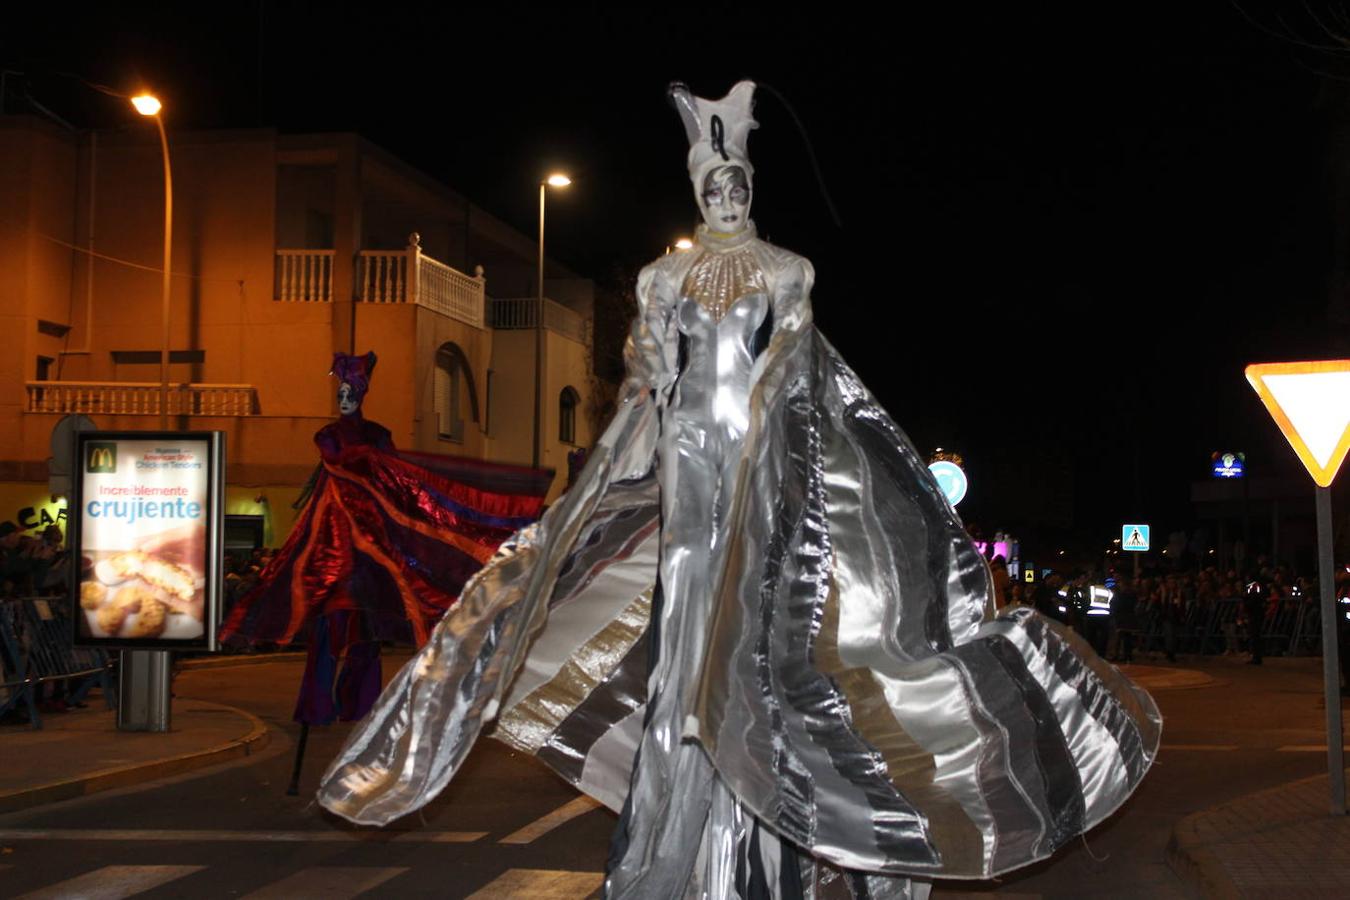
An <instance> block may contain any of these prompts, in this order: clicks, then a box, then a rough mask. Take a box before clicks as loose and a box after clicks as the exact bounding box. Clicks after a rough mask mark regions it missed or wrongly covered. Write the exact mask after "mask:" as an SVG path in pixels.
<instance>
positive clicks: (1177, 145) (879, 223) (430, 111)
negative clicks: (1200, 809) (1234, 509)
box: [0, 2, 1350, 544]
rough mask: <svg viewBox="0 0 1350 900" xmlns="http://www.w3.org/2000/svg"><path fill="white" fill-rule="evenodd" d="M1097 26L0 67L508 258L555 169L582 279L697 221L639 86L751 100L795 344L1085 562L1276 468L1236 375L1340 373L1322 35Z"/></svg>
mask: <svg viewBox="0 0 1350 900" xmlns="http://www.w3.org/2000/svg"><path fill="white" fill-rule="evenodd" d="M1086 6H1091V7H1093V8H1092V9H1090V10H1086V9H1083V8H1081V7H1086ZM1097 6H1098V5H1097V4H1091V5H1089V4H1081V5H1079V7H1080V8H1078V9H1070V8H1067V7H1066V8H1065V9H1061V10H1059V11H1057V12H1037V11H1028V10H1027V9H1024V8H1022V5H1008V6H1007V8H1006V9H1004V10H1003V11H1001V12H996V13H986V12H980V11H977V10H975V9H973V8H971V7H969V5H961V6H957V7H954V8H953V9H951V10H950V11H948V12H942V13H921V14H915V13H911V12H910V11H908V10H904V8H903V7H900V6H893V7H890V8H889V9H890V10H891V12H890V14H889V15H888V17H887V19H886V20H885V21H882V20H881V19H879V18H877V17H876V15H875V14H872V13H864V12H863V11H861V10H860V9H853V8H850V7H849V6H847V5H845V4H823V5H821V6H819V7H817V8H818V9H819V10H822V11H828V12H817V13H815V14H807V13H785V12H783V11H782V10H781V9H772V8H768V9H756V8H754V7H751V6H745V5H742V6H735V7H733V6H730V5H723V6H706V5H698V6H690V5H678V4H676V5H663V6H657V5H651V6H650V7H639V6H638V5H629V6H625V7H624V8H623V9H622V11H615V12H612V13H611V12H608V11H605V10H603V9H600V8H597V7H582V6H578V5H568V4H557V5H555V6H553V7H551V8H546V9H544V10H538V9H533V8H526V7H519V8H512V9H508V10H504V11H501V12H494V13H492V14H477V13H472V12H465V11H464V6H463V5H459V4H456V5H437V6H435V7H432V6H426V7H419V6H417V5H415V4H349V5H345V6H343V7H341V11H340V12H336V13H335V12H333V11H331V10H330V9H328V8H327V7H326V6H322V5H319V4H312V5H305V4H285V3H258V2H253V3H231V4H221V5H220V6H219V9H220V10H221V11H220V12H219V13H217V14H203V13H201V12H200V11H197V12H188V11H182V12H177V13H166V12H163V11H157V12H154V13H145V14H143V15H139V16H138V15H137V14H134V13H131V14H129V13H127V12H126V11H125V10H119V11H118V12H117V14H116V15H115V16H114V15H111V14H108V13H106V12H99V11H98V10H99V7H97V6H91V7H89V8H88V9H83V8H77V9H80V10H81V11H80V12H78V13H76V12H73V11H72V10H71V9H64V11H63V12H62V13H61V14H59V16H53V17H49V18H47V19H45V20H37V21H33V20H28V19H24V18H22V17H23V16H24V15H27V14H24V13H18V14H16V13H13V12H9V13H6V14H4V21H3V22H0V59H3V61H4V65H5V68H7V69H10V70H19V71H23V72H25V73H26V81H25V82H24V83H26V84H27V89H28V90H29V91H30V92H31V93H32V94H33V96H34V97H36V98H38V99H39V100H41V101H42V102H44V103H45V104H46V105H48V106H50V107H51V108H52V109H54V110H56V111H58V112H60V113H61V114H63V115H67V116H69V117H70V118H71V119H72V120H73V121H75V122H76V123H77V124H80V125H97V126H100V127H134V125H135V123H131V122H129V121H128V116H127V113H126V112H125V111H124V110H123V109H122V108H121V107H120V105H119V104H117V103H116V102H115V101H112V100H110V99H108V98H105V97H102V96H100V95H98V94H97V93H95V92H93V91H91V90H89V89H88V88H87V87H85V86H83V85H82V84H80V83H79V82H78V81H75V80H73V79H71V78H69V77H66V76H63V75H60V74H57V73H59V72H69V73H73V74H75V75H78V76H79V77H81V78H84V79H88V80H90V81H94V82H99V83H103V84H107V85H109V86H112V87H115V88H117V89H119V90H127V91H129V90H132V89H135V88H137V87H139V86H140V85H141V84H146V85H149V86H151V87H153V88H154V89H156V91H157V92H158V93H160V95H161V96H162V97H163V98H164V99H165V104H166V114H167V117H168V118H167V121H168V123H169V126H170V128H171V129H174V128H217V127H234V126H259V125H264V126H273V127H277V128H279V129H281V130H283V131H286V132H303V131H314V130H325V131H327V130H341V131H358V132H360V133H361V134H363V135H364V136H365V137H367V138H369V139H370V140H372V141H374V142H375V143H377V144H380V145H382V146H383V147H385V148H386V149H388V150H390V151H392V152H393V153H395V154H397V155H398V156H400V157H402V158H404V159H406V160H407V161H409V162H410V163H412V164H414V165H416V166H417V167H419V168H421V169H423V170H425V171H426V172H428V173H430V174H431V175H433V176H435V177H437V178H439V179H441V180H443V181H445V182H447V183H448V184H450V185H451V186H452V187H454V188H455V189H456V190H458V191H460V192H462V193H463V194H465V195H467V196H468V197H470V198H471V199H473V200H474V201H475V202H477V203H479V204H481V205H482V206H484V207H486V208H487V209H489V210H491V211H493V212H494V213H496V214H498V215H499V216H501V217H502V218H504V219H506V220H507V221H509V222H511V223H513V224H514V225H516V226H517V227H519V228H520V229H521V230H522V231H524V232H525V233H527V234H529V233H531V232H532V230H533V228H534V227H535V226H534V222H535V219H534V216H535V214H536V213H535V206H534V204H535V198H536V195H535V190H536V187H535V186H536V184H537V183H538V180H539V178H540V177H541V176H542V174H544V173H545V172H546V171H547V170H549V169H552V168H554V167H557V168H563V169H565V170H567V171H569V172H571V173H572V174H573V175H574V177H575V178H576V183H575V185H574V186H573V187H572V188H571V189H569V191H568V192H567V193H565V194H562V193H560V194H556V195H554V197H553V199H551V200H550V213H549V216H550V218H549V240H550V243H551V247H550V250H551V253H552V255H556V256H557V258H559V259H560V260H562V261H563V262H565V263H566V264H568V265H570V266H571V267H572V268H573V269H575V270H576V271H577V272H579V273H581V274H583V275H587V276H591V277H595V278H597V279H605V278H607V277H609V276H611V275H612V274H613V273H614V272H616V271H618V272H623V271H633V272H635V271H636V269H637V268H638V267H640V266H641V264H642V263H643V262H644V261H646V260H648V259H650V258H652V257H654V256H655V255H657V254H659V253H660V252H661V251H662V250H663V248H664V247H665V246H666V245H667V244H668V243H670V242H671V241H672V240H673V238H674V237H675V236H676V235H679V234H684V233H688V232H689V231H691V230H692V226H693V224H694V223H695V222H696V221H697V213H696V210H695V208H694V206H693V201H692V196H691V192H690V188H689V185H688V181H687V180H686V176H685V170H684V155H685V150H686V145H685V142H684V137H683V130H682V129H681V127H680V125H679V121H678V117H677V116H676V114H675V113H674V111H673V110H672V109H671V108H670V107H669V106H668V105H667V103H666V102H665V99H664V92H665V87H666V85H667V83H668V82H670V81H671V80H673V79H680V80H683V81H686V82H687V83H688V84H689V85H690V86H691V87H692V88H693V90H694V92H695V93H697V94H700V95H703V96H721V94H722V93H723V92H724V91H725V90H726V89H727V88H729V87H730V86H731V85H732V84H733V83H734V82H735V81H736V80H737V79H739V78H751V79H754V80H756V81H759V82H761V83H764V84H768V85H771V86H772V87H773V88H774V89H776V91H777V92H779V93H781V94H782V95H784V96H785V97H786V98H787V99H788V100H789V102H790V103H791V104H792V106H793V108H794V109H795V111H796V113H797V115H798V116H799V117H800V119H801V121H802V122H803V124H804V125H805V128H806V130H807V132H808V134H809V138H810V141H811V143H812V144H813V145H814V148H815V151H816V154H817V156H818V158H819V164H820V170H821V172H822V174H823V178H824V182H825V185H826V187H827V189H828V192H829V195H830V196H831V198H832V199H833V202H834V204H835V205H836V206H837V208H838V212H839V215H840V218H841V219H842V227H837V226H836V225H835V224H834V222H833V220H832V217H831V215H830V212H829V209H828V206H827V204H826V202H825V200H824V199H823V194H822V191H821V188H820V186H819V185H818V183H817V179H816V177H815V176H814V174H813V171H812V167H811V164H810V161H809V157H808V155H807V152H806V150H805V146H806V145H805V143H804V141H803V138H802V136H801V134H800V133H799V132H798V130H797V129H796V127H795V126H794V124H793V122H792V118H791V116H790V115H789V114H788V112H787V111H786V110H785V108H784V107H783V105H782V104H780V103H779V102H778V100H777V99H776V98H775V97H773V96H770V95H768V94H766V93H763V92H761V94H760V97H759V104H758V107H757V117H758V119H759V121H760V129H759V131H757V132H756V133H755V135H754V136H753V137H752V138H751V142H750V151H751V157H752V160H753V162H754V165H755V167H756V173H755V176H756V177H755V200H754V211H753V215H754V218H755V220H756V221H757V223H758V225H759V228H760V233H761V236H764V237H766V238H768V239H769V240H771V241H773V242H774V243H778V244H781V245H783V246H785V247H788V248H790V249H792V250H795V251H797V252H799V253H802V254H803V255H805V256H807V257H809V258H810V259H811V260H812V261H813V262H814V263H815V266H816V271H817V286H816V290H815V293H814V305H815V311H816V319H817V322H818V324H819V325H820V328H821V330H822V331H823V332H824V333H825V335H826V336H827V337H828V338H829V339H830V340H831V341H832V342H833V343H834V344H835V345H836V346H837V347H838V348H839V349H840V351H841V352H842V354H843V355H844V357H845V359H847V360H848V361H849V363H850V364H851V365H852V366H853V367H854V368H855V369H856V370H857V372H858V373H859V374H860V375H861V377H862V378H863V380H864V381H865V383H867V384H868V386H869V387H870V388H871V389H872V390H873V392H874V393H875V394H876V395H877V396H878V397H879V398H880V399H881V401H882V402H883V403H884V404H885V405H886V407H887V408H888V409H889V410H890V411H891V413H892V414H893V415H894V416H895V418H896V419H897V421H898V422H899V423H900V425H901V426H902V427H903V428H905V429H906V430H907V431H908V432H909V434H910V436H911V437H912V439H913V440H914V442H915V444H916V445H917V446H918V448H919V449H920V451H921V452H925V453H926V452H927V451H929V450H931V449H932V448H933V447H934V446H938V445H941V446H944V447H954V448H957V449H959V450H960V451H961V452H962V453H963V454H964V455H965V457H966V461H967V466H968V469H969V471H970V473H971V480H972V494H971V497H970V499H969V500H968V501H967V502H966V503H965V504H963V506H962V513H963V515H964V516H965V517H966V519H967V520H968V521H971V520H973V521H976V522H978V523H980V524H981V525H982V526H983V527H984V528H985V529H986V530H993V529H994V528H999V527H1011V528H1015V529H1017V530H1018V531H1019V532H1022V533H1026V534H1034V533H1045V534H1065V533H1072V534H1077V535H1079V536H1080V537H1081V538H1082V539H1083V540H1084V541H1090V542H1092V543H1096V542H1098V541H1100V542H1101V543H1103V544H1104V543H1105V542H1107V541H1109V539H1110V538H1111V536H1112V535H1113V529H1116V530H1115V531H1114V534H1116V535H1118V533H1119V532H1118V528H1119V523H1120V522H1121V521H1123V520H1136V519H1137V520H1141V521H1151V522H1155V523H1157V524H1156V525H1155V529H1157V530H1161V531H1167V530H1170V529H1172V528H1182V527H1185V526H1186V525H1188V524H1189V522H1190V516H1191V513H1190V508H1189V484H1190V482H1191V481H1192V480H1198V479H1200V478H1203V477H1204V476H1205V473H1206V464H1207V462H1208V457H1209V454H1210V452H1211V451H1214V450H1223V449H1240V450H1245V451H1247V452H1248V454H1249V460H1248V462H1249V466H1250V469H1251V470H1252V471H1253V472H1254V473H1255V474H1272V473H1275V474H1283V473H1294V474H1297V472H1298V470H1297V468H1296V466H1297V463H1296V462H1295V461H1294V460H1293V457H1292V453H1291V452H1290V451H1289V450H1288V448H1287V446H1285V445H1283V443H1282V439H1281V438H1280V437H1279V435H1278V432H1277V431H1276V430H1275V428H1274V426H1273V425H1271V424H1270V422H1269V420H1268V418H1267V417H1266V414H1265V413H1264V411H1263V410H1262V409H1261V407H1260V404H1259V402H1258V401H1257V400H1256V399H1255V395H1254V394H1253V393H1252V391H1251V390H1250V388H1249V387H1248V386H1247V385H1246V382H1245V381H1244V380H1243V377H1242V366H1243V365H1244V364H1245V363H1248V362H1256V361H1270V360H1278V359H1292V358H1321V357H1331V356H1340V355H1345V354H1346V353H1347V352H1348V351H1350V347H1347V346H1346V345H1345V340H1346V334H1345V326H1344V324H1341V325H1338V326H1334V325H1333V324H1332V323H1331V322H1330V321H1329V319H1328V297H1329V296H1330V295H1331V287H1330V285H1331V282H1332V271H1333V266H1334V261H1335V253H1334V245H1335V238H1334V235H1335V222H1336V208H1335V207H1336V204H1335V203H1334V201H1333V197H1334V195H1335V191H1336V187H1337V181H1336V177H1335V171H1336V169H1337V167H1338V166H1347V165H1350V163H1347V162H1338V160H1337V158H1336V156H1335V154H1334V153H1333V148H1334V147H1335V146H1337V145H1338V142H1339V145H1340V146H1342V147H1350V140H1347V137H1346V134H1347V132H1348V131H1350V129H1348V128H1347V125H1346V124H1345V122H1347V121H1350V114H1347V113H1350V60H1347V56H1346V53H1347V51H1342V50H1338V49H1336V48H1337V46H1338V43H1337V35H1338V34H1340V33H1344V34H1347V35H1350V17H1347V15H1346V13H1345V11H1344V10H1343V9H1341V8H1340V7H1337V8H1335V9H1333V13H1335V14H1336V15H1333V16H1330V17H1327V18H1324V19H1323V20H1321V21H1320V22H1319V21H1318V20H1316V19H1314V18H1312V16H1311V14H1309V13H1307V12H1306V10H1305V11H1304V12H1302V13H1300V14H1299V15H1298V16H1297V17H1295V18H1292V19H1286V20H1280V19H1277V18H1275V17H1273V16H1272V15H1270V14H1268V13H1264V12H1252V11H1250V10H1248V8H1247V5H1246V4H1243V5H1237V4H1224V3H1217V4H1206V5H1205V8H1204V9H1200V8H1198V7H1199V6H1200V5H1198V4H1196V5H1194V6H1196V7H1197V8H1195V9H1187V10H1185V11H1178V9H1177V8H1176V7H1180V6H1182V5H1181V4H1166V5H1164V4H1160V5H1158V6H1157V7H1156V8H1154V9H1153V10H1147V9H1136V8H1135V7H1134V6H1122V7H1119V8H1116V9H1104V8H1103V9H1097V8H1096V7H1097ZM1185 6H1188V7H1189V6H1191V5H1190V4H1186V5H1185ZM690 10H696V11H697V12H693V13H691V12H690ZM705 11H706V12H705ZM1342 25H1343V26H1344V27H1342ZM18 105H20V104H18V103H16V102H15V99H14V95H13V91H12V90H11V93H10V98H9V101H8V103H7V109H8V110H9V111H15V107H16V106H18ZM1342 110H1345V112H1342ZM1338 129H1339V130H1338ZM1345 155H1346V156H1347V158H1348V159H1350V149H1347V150H1346V151H1345ZM1342 189H1344V187H1342ZM489 274H490V273H489ZM489 289H490V285H489Z"/></svg>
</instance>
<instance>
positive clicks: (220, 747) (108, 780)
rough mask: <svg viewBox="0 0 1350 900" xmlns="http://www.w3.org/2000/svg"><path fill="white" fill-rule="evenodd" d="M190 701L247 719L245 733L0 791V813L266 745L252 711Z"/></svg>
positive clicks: (184, 768) (225, 759)
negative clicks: (199, 747)
mask: <svg viewBox="0 0 1350 900" xmlns="http://www.w3.org/2000/svg"><path fill="white" fill-rule="evenodd" d="M193 702H195V703H198V704H200V705H202V706H206V707H212V708H214V709H216V710H222V711H226V712H232V713H235V714H236V715H239V716H240V717H242V718H244V719H246V720H248V723H249V731H248V733H247V734H245V735H244V736H243V737H240V738H236V739H234V740H231V741H226V742H225V743H223V744H217V745H216V746H214V747H208V748H207V749H205V750H196V751H193V752H191V753H181V754H179V755H177V756H169V757H165V758H163V759H156V760H151V761H149V762H143V763H135V764H133V765H128V766H116V767H113V768H110V769H101V770H99V771H97V772H90V773H88V774H86V775H80V776H77V777H75V778H67V779H63V780H61V781H52V782H48V783H47V784H39V785H35V786H33V787H29V788H20V789H17V790H12V791H0V815H4V814H6V813H12V812H18V811H20V810H25V809H32V808H34V807H38V806H45V805H47V804H48V803H57V802H59V801H62V800H71V799H74V798H76V797H87V796H89V795H90V794H97V793H99V792H101V791H110V790H113V789H115V788H123V787H129V786H132V785H137V784H143V783H144V782H147V781H155V780H156V779H159V778H166V777H168V776H170V775H180V774H182V773H184V772H191V771H193V770H195V769H204V768H206V767H208V766H214V765H218V764H220V763H224V762H229V761H230V760H232V759H239V758H242V757H246V756H251V755H252V754H253V753H256V752H257V751H259V750H261V749H262V748H263V747H265V746H267V741H268V739H269V733H268V730H267V725H266V723H264V722H263V721H262V719H259V718H258V717H257V716H255V715H253V714H252V713H249V712H246V711H245V710H242V709H239V708H238V707H234V706H226V705H225V704H223V703H211V702H209V701H207V700H195V701H193Z"/></svg>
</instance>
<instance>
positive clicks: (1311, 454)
mask: <svg viewBox="0 0 1350 900" xmlns="http://www.w3.org/2000/svg"><path fill="white" fill-rule="evenodd" d="M1247 380H1248V381H1250V382H1251V384H1252V387H1254V388H1256V393H1257V394H1259V395H1260V397H1261V402H1262V403H1264V404H1265V405H1266V409H1267V410H1268V411H1269V412H1270V415H1271V417H1272V418H1274V419H1275V424H1276V425H1279V426H1280V431H1282V432H1284V436H1285V439H1286V440H1288V441H1289V444H1290V446H1292V447H1293V448H1294V452H1295V453H1297V454H1298V458H1299V459H1301V460H1302V461H1303V465H1304V466H1306V467H1307V469H1308V474H1309V475H1311V476H1312V477H1313V481H1315V482H1317V484H1318V486H1319V487H1330V486H1331V482H1332V481H1333V480H1334V479H1335V478H1336V471H1337V470H1338V469H1340V467H1341V463H1342V462H1343V461H1344V460H1345V453H1346V450H1350V359H1330V360H1319V361H1316V362H1293V363H1261V364H1258V365H1251V366H1248V367H1247Z"/></svg>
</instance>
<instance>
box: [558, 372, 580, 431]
mask: <svg viewBox="0 0 1350 900" xmlns="http://www.w3.org/2000/svg"><path fill="white" fill-rule="evenodd" d="M579 403H581V395H580V394H578V393H577V391H576V388H574V387H572V386H571V385H568V386H567V387H565V388H563V389H562V393H561V394H559V395H558V440H560V441H562V442H563V443H564V444H575V443H576V442H577V405H578V404H579Z"/></svg>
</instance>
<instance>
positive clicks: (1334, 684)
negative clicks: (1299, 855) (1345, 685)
mask: <svg viewBox="0 0 1350 900" xmlns="http://www.w3.org/2000/svg"><path fill="white" fill-rule="evenodd" d="M1316 490H1317V569H1318V580H1319V582H1320V583H1321V589H1322V687H1323V691H1324V693H1325V694H1326V708H1327V771H1328V774H1329V775H1330V778H1331V814H1332V815H1333V816H1343V815H1345V752H1344V749H1343V745H1344V743H1345V739H1344V735H1343V733H1342V730H1341V670H1340V660H1339V650H1340V648H1339V647H1338V646H1337V640H1336V638H1337V634H1338V631H1339V629H1340V625H1341V622H1340V611H1339V610H1338V609H1337V608H1336V579H1335V575H1334V573H1333V571H1332V565H1333V563H1332V553H1331V544H1332V540H1331V537H1332V536H1331V488H1330V487H1318V488H1317V489H1316Z"/></svg>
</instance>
